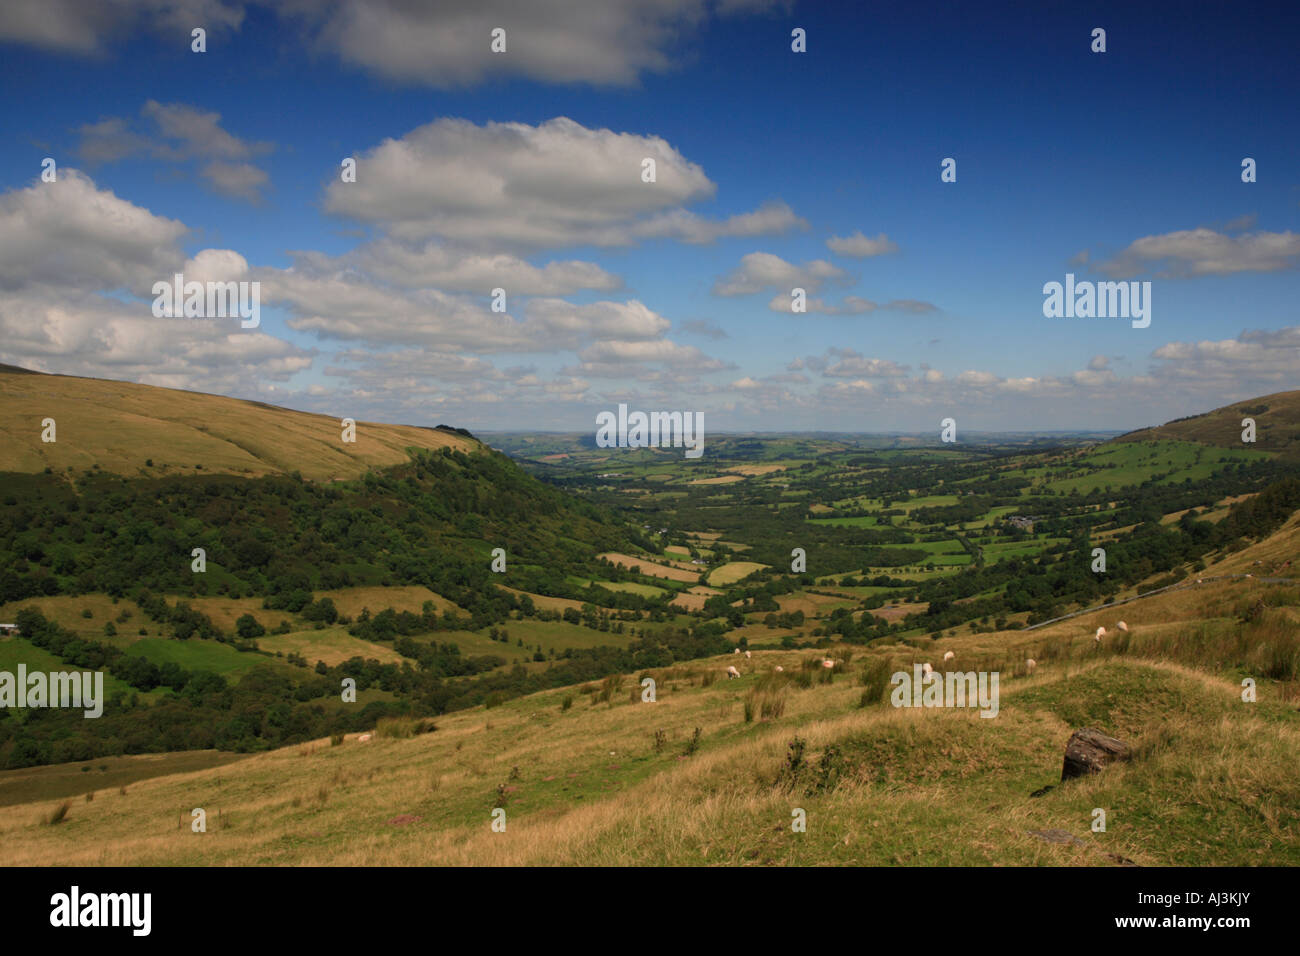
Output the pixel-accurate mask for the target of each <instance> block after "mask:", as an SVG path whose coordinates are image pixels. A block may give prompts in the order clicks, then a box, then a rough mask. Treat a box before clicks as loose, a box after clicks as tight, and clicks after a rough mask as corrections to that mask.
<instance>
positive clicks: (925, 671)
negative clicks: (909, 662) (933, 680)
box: [921, 661, 934, 677]
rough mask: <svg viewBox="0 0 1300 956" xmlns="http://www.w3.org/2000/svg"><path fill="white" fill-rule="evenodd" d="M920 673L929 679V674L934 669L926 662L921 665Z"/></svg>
mask: <svg viewBox="0 0 1300 956" xmlns="http://www.w3.org/2000/svg"><path fill="white" fill-rule="evenodd" d="M921 673H922V674H924V675H925V676H926V677H929V676H930V675H931V674H933V673H934V668H933V667H931V666H930V662H929V661H926V662H925V663H924V664H922V665H921Z"/></svg>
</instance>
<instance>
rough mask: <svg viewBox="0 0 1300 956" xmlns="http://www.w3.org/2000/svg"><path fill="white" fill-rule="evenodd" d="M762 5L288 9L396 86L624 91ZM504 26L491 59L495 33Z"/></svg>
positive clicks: (506, 2)
mask: <svg viewBox="0 0 1300 956" xmlns="http://www.w3.org/2000/svg"><path fill="white" fill-rule="evenodd" d="M770 6H771V4H769V3H765V2H762V0H724V2H722V3H720V4H710V3H706V2H705V0H622V2H620V3H608V2H606V0H530V2H528V3H517V2H513V0H476V2H475V3H449V2H439V3H428V4H422V3H409V2H403V0H347V2H342V0H338V2H332V3H305V2H298V3H295V4H293V7H292V9H293V10H294V11H295V12H297V13H298V14H299V15H300V16H301V17H302V20H303V22H304V24H305V25H306V26H307V28H308V30H309V31H310V35H311V37H312V39H313V41H314V43H315V44H316V45H317V46H319V47H320V48H322V49H326V50H330V51H333V52H335V53H336V54H337V55H338V56H339V57H340V58H341V59H342V60H343V62H345V63H349V64H352V65H354V66H357V67H359V68H361V69H364V70H367V71H369V72H373V73H375V74H378V75H380V76H383V77H385V78H387V79H390V80H395V81H398V82H402V83H411V84H421V85H428V86H434V87H457V86H468V85H471V84H475V83H479V82H482V81H483V80H485V79H487V78H489V77H526V78H528V79H532V80H539V81H542V82H548V83H587V84H593V85H601V86H627V85H630V84H633V83H636V82H637V80H638V79H639V78H640V76H641V75H642V74H645V73H662V72H664V71H667V70H669V69H670V68H671V67H672V65H673V60H672V57H671V56H670V52H671V51H673V50H674V49H675V48H678V47H680V45H681V44H682V43H684V42H686V41H687V40H688V39H689V38H690V36H691V35H692V34H693V33H695V32H696V31H697V30H698V29H700V27H701V26H702V25H703V23H704V21H705V19H706V18H707V17H708V16H709V15H710V13H713V14H716V15H717V16H732V15H736V14H742V13H750V12H753V11H755V10H762V9H765V8H768V7H770ZM497 27H502V28H504V29H505V30H506V42H507V46H506V51H507V52H506V53H505V54H494V53H492V52H491V50H490V45H489V40H490V36H491V32H492V30H494V29H495V28H497Z"/></svg>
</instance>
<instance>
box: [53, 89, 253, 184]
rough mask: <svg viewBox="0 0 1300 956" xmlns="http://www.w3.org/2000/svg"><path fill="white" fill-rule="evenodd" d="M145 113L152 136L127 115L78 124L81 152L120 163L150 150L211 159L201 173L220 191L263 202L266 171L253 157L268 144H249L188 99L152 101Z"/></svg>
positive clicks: (167, 156) (163, 155)
mask: <svg viewBox="0 0 1300 956" xmlns="http://www.w3.org/2000/svg"><path fill="white" fill-rule="evenodd" d="M140 115H141V116H143V117H145V118H146V119H148V120H149V121H150V122H151V124H152V136H146V135H144V134H142V133H140V132H137V131H135V130H132V129H131V127H130V125H129V122H128V120H127V119H125V118H124V117H117V116H113V117H107V118H105V119H101V120H100V121H99V122H96V123H87V124H85V125H83V126H80V127H78V129H77V132H78V134H79V135H80V137H81V142H80V143H79V145H78V147H77V153H78V155H79V156H80V157H81V158H82V159H83V160H84V161H85V162H87V163H90V164H99V163H108V162H117V161H118V160H122V159H125V158H127V157H128V156H134V155H141V154H147V155H149V156H151V157H152V158H154V159H157V160H161V161H164V162H175V163H180V162H188V161H190V160H195V159H203V160H206V162H205V163H204V165H203V166H202V167H201V168H200V170H199V174H200V175H201V176H202V177H203V178H204V179H206V180H207V181H208V183H209V184H210V185H211V186H212V187H213V188H214V189H215V190H216V191H217V192H219V193H221V194H222V195H225V196H231V197H233V198H236V199H245V200H248V201H249V202H254V203H255V202H258V201H260V198H261V190H262V189H263V188H264V187H265V186H266V185H267V182H268V177H267V174H266V172H265V171H264V170H262V169H260V168H259V167H257V166H255V165H253V164H252V163H249V162H243V161H242V160H247V159H249V158H251V157H252V156H255V155H258V154H261V153H265V152H267V151H269V150H270V149H271V144H269V143H250V142H247V141H245V140H242V139H240V138H239V137H238V136H235V135H233V134H231V133H230V132H228V131H227V130H225V129H223V128H222V126H221V114H220V113H212V112H205V111H204V110H201V109H198V108H197V107H194V106H189V105H187V104H184V103H159V102H158V101H157V100H148V101H147V102H146V103H145V104H144V106H143V107H142V108H141V110H140Z"/></svg>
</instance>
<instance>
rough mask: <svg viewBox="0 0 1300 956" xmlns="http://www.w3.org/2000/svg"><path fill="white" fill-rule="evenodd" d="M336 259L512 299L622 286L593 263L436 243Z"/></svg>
mask: <svg viewBox="0 0 1300 956" xmlns="http://www.w3.org/2000/svg"><path fill="white" fill-rule="evenodd" d="M304 255H305V256H310V257H314V259H313V261H315V262H316V263H317V264H318V265H323V264H324V263H326V262H328V261H329V260H327V259H326V258H325V257H323V256H320V255H319V254H318V253H307V254H304ZM337 262H338V264H339V265H340V266H343V267H346V266H347V265H348V264H349V263H351V262H355V263H356V265H357V267H358V268H360V269H362V270H363V271H365V272H366V273H368V274H369V275H372V276H375V277H376V278H379V279H382V280H384V281H386V282H391V283H393V284H395V285H399V286H403V287H407V288H419V287H427V286H433V287H437V288H441V289H446V290H448V291H452V292H477V293H480V294H487V293H488V292H490V291H491V290H492V289H495V288H502V289H505V290H506V294H507V296H508V297H510V296H516V295H570V294H572V293H574V292H579V291H582V290H584V289H595V290H599V291H606V292H608V291H614V290H616V289H619V288H622V286H623V280H622V279H621V278H619V277H618V276H616V275H613V274H612V273H609V272H606V271H605V270H604V269H602V268H601V267H600V266H598V265H596V264H595V263H594V262H582V261H579V260H576V259H570V260H566V261H555V262H548V263H546V264H545V265H544V266H541V267H538V266H535V265H533V264H532V263H530V262H527V261H526V260H524V259H521V258H519V257H518V256H513V255H508V254H505V253H473V252H463V251H459V250H455V249H453V248H451V247H448V246H445V245H441V244H439V243H435V242H427V243H424V244H418V245H417V244H410V243H402V242H397V241H395V240H392V239H380V240H377V241H375V242H373V243H368V244H366V245H363V246H362V247H361V248H360V249H358V250H357V251H356V252H355V253H352V254H349V255H347V256H344V257H341V258H340V260H337Z"/></svg>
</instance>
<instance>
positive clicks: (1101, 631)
mask: <svg viewBox="0 0 1300 956" xmlns="http://www.w3.org/2000/svg"><path fill="white" fill-rule="evenodd" d="M1105 636H1106V629H1105V628H1104V627H1099V628H1097V633H1096V634H1094V635H1092V639H1093V640H1094V641H1096V642H1097V643H1098V644H1100V643H1101V639H1102V638H1103V637H1105Z"/></svg>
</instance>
